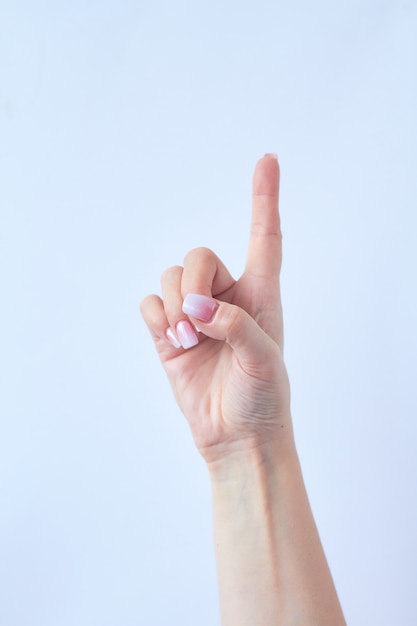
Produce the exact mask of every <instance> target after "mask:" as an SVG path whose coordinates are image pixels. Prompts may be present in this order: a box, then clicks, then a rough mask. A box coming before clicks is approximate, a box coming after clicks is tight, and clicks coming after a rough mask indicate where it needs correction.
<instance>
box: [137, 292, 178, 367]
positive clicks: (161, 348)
mask: <svg viewBox="0 0 417 626" xmlns="http://www.w3.org/2000/svg"><path fill="white" fill-rule="evenodd" d="M140 311H141V313H142V317H143V319H144V321H145V323H146V325H147V327H148V328H149V332H150V333H151V335H152V338H153V340H154V341H155V345H156V348H157V350H158V352H159V353H160V355H161V354H162V353H163V352H165V351H171V352H172V350H177V349H178V348H180V347H181V344H180V343H179V341H178V339H177V338H176V336H175V335H174V334H173V333H172V332H170V331H171V328H170V325H169V321H168V318H167V316H166V313H165V308H164V303H163V302H162V300H161V298H160V297H159V296H157V295H155V294H151V295H149V296H146V298H144V299H143V300H142V302H141V303H140Z"/></svg>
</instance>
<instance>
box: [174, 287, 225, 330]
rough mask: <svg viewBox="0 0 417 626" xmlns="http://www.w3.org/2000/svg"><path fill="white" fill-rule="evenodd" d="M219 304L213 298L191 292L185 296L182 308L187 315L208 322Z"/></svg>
mask: <svg viewBox="0 0 417 626" xmlns="http://www.w3.org/2000/svg"><path fill="white" fill-rule="evenodd" d="M218 306H219V305H218V303H217V302H216V300H214V299H213V298H208V297H207V296H200V295H198V294H196V293H189V294H187V295H186V296H185V298H184V302H183V304H182V310H183V311H184V313H185V314H186V315H190V316H191V317H195V318H196V319H198V320H201V321H202V322H206V323H207V322H209V321H210V320H211V319H212V318H213V315H214V313H215V311H216V309H217V307H218Z"/></svg>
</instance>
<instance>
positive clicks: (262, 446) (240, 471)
mask: <svg viewBox="0 0 417 626" xmlns="http://www.w3.org/2000/svg"><path fill="white" fill-rule="evenodd" d="M294 464H296V465H298V455H297V451H296V447H295V443H294V437H293V433H292V429H291V432H288V433H286V434H285V435H284V434H281V433H280V436H278V437H276V438H271V439H268V440H266V441H263V442H257V441H245V440H243V441H240V442H236V444H235V445H234V446H233V447H232V449H230V448H229V449H228V451H227V452H226V453H225V454H223V455H221V456H219V457H213V459H212V460H210V461H207V468H208V471H209V475H210V479H211V482H212V484H213V485H216V484H219V485H220V484H223V485H228V484H230V485H233V484H238V483H242V482H244V483H245V482H248V481H250V482H251V483H253V482H254V481H255V480H257V479H259V480H263V479H264V478H265V477H266V476H268V475H275V474H276V473H277V472H280V471H285V468H288V467H294Z"/></svg>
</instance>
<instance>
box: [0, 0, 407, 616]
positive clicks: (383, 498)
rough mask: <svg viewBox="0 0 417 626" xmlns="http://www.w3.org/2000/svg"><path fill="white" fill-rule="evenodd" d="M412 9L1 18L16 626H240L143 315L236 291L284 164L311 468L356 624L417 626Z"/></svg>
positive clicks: (2, 438) (5, 537)
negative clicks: (169, 301) (225, 271)
mask: <svg viewBox="0 0 417 626" xmlns="http://www.w3.org/2000/svg"><path fill="white" fill-rule="evenodd" d="M416 66H417V6H416V3H415V2H414V0H402V1H400V0H398V1H397V0H352V1H350V2H344V3H343V2H342V3H335V2H331V1H330V0H327V1H325V0H319V1H318V2H307V0H301V1H299V2H293V3H290V2H285V3H284V2H278V1H276V2H272V1H271V2H267V1H266V0H257V2H254V1H252V2H248V1H242V0H240V1H239V2H238V1H237V0H236V1H235V0H226V1H225V2H221V1H220V0H211V1H210V2H209V1H205V2H191V1H190V2H185V0H179V1H177V2H168V1H167V0H166V1H165V2H163V1H159V0H157V1H155V2H151V1H150V0H146V1H145V0H143V1H139V0H138V1H137V2H133V0H118V1H117V2H116V0H104V1H103V0H100V1H98V0H90V1H88V0H87V1H81V0H73V1H72V2H67V3H63V2H61V3H56V2H52V1H51V0H49V1H48V0H38V1H37V2H30V1H29V0H26V1H25V0H16V1H13V2H12V1H11V0H10V1H6V0H0V624H1V626H67V625H71V626H72V625H77V626H95V625H97V626H121V625H123V626H131V625H132V626H133V625H138V624H140V625H146V626H172V625H177V624H178V625H181V626H196V625H198V626H214V625H216V624H217V625H218V624H219V617H218V601H217V589H216V577H215V566H214V556H213V548H212V539H211V503H210V485H209V481H208V476H207V473H206V469H205V467H204V463H203V461H202V459H201V458H200V457H199V455H198V453H197V452H196V451H195V449H194V445H193V442H192V439H191V436H190V434H189V431H188V426H187V424H186V422H185V419H184V418H183V417H182V415H181V414H180V412H179V410H178V409H177V407H176V406H175V404H174V401H173V399H172V398H171V393H170V389H169V386H168V383H167V381H166V380H165V377H164V374H163V372H162V370H161V369H160V367H159V363H158V360H157V357H156V355H155V354H154V350H153V345H152V342H151V340H150V338H149V337H148V334H147V330H146V328H145V327H144V324H143V322H142V320H141V319H140V316H139V313H138V305H139V302H140V300H141V299H142V297H144V296H145V295H146V294H147V293H148V292H150V291H158V290H159V276H160V274H161V272H162V271H163V270H164V269H165V267H167V266H169V265H173V264H177V263H181V262H182V258H183V256H184V255H185V253H186V252H187V251H188V250H189V249H190V248H193V247H195V246H199V245H205V246H209V247H211V248H213V249H214V250H215V251H216V253H217V254H219V256H220V257H221V258H223V260H224V261H225V263H226V264H227V265H228V266H229V268H230V269H231V271H232V272H233V273H234V274H235V275H236V276H237V275H239V273H240V271H241V270H242V267H243V262H244V258H245V251H246V244H247V238H248V227H249V219H250V185H251V176H252V170H253V167H254V165H255V163H256V160H257V159H258V157H260V156H262V154H263V153H264V152H278V153H279V157H280V163H281V169H282V194H281V213H282V222H283V230H284V244H285V260H284V267H283V278H282V280H283V299H284V310H285V322H286V360H287V364H288V369H289V372H290V377H291V382H292V396H293V416H294V423H295V430H296V436H297V442H298V448H299V452H300V457H301V461H302V465H303V469H304V474H305V479H306V483H307V487H308V490H309V494H310V498H311V503H312V506H313V509H314V513H315V516H316V520H317V523H318V526H319V530H320V533H321V536H322V539H323V543H324V546H325V549H326V553H327V555H328V559H329V561H330V565H331V569H332V572H333V574H334V578H335V582H336V585H337V588H338V591H339V595H340V598H341V601H342V604H343V607H344V610H345V613H346V617H347V620H348V623H349V624H350V625H352V626H353V625H358V626H369V625H370V624H378V626H412V625H415V624H416V623H417V602H416V599H415V591H416V588H417V565H416V563H417V539H416V529H417V503H416V492H417V487H416V484H417V481H416V478H417V461H416V435H417V426H416V417H417V399H416V375H417V368H416V358H417V330H416V320H417V315H416V312H417V297H416V286H417V279H416V270H417V246H416V229H417V217H416V215H417V176H416V168H417V123H416V115H415V111H416V110H417V69H416Z"/></svg>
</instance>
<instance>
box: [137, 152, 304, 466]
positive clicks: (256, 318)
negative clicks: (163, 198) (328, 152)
mask: <svg viewBox="0 0 417 626" xmlns="http://www.w3.org/2000/svg"><path fill="white" fill-rule="evenodd" d="M278 192H279V166H278V161H277V159H276V157H275V156H274V155H265V156H264V157H263V158H262V159H260V160H259V161H258V163H257V165H256V168H255V173H254V176H253V209H252V226H251V235H250V241H249V250H248V255H247V263H246V268H245V271H244V273H243V275H242V276H241V278H239V280H237V281H235V280H234V279H233V278H232V276H231V275H230V274H229V272H228V270H227V269H226V267H225V266H224V265H223V263H222V262H221V261H220V259H218V258H217V256H216V255H215V254H214V253H213V252H212V251H211V250H208V249H207V248H197V249H195V250H192V251H191V252H190V253H188V255H187V256H186V258H185V260H184V267H171V268H170V269H168V270H166V271H165V272H164V274H163V276H162V295H163V298H162V299H161V298H160V297H158V296H156V295H150V296H148V297H147V298H145V299H144V300H143V302H142V304H141V311H142V315H143V317H144V319H145V321H146V323H147V325H148V327H149V329H150V331H151V334H152V336H153V338H154V340H155V345H156V349H157V351H158V354H159V357H160V359H161V362H162V365H163V366H164V368H165V370H166V372H167V374H168V377H169V380H170V382H171V385H172V388H173V391H174V394H175V397H176V399H177V402H178V404H179V406H180V408H181V409H182V411H183V413H184V414H185V416H186V418H187V420H188V422H189V424H190V427H191V430H192V434H193V437H194V441H195V443H196V445H197V447H198V449H199V451H200V453H201V454H202V456H203V457H204V458H205V459H206V461H207V462H209V463H211V462H213V461H217V460H221V459H223V458H225V457H227V456H228V455H229V454H230V453H233V452H235V451H240V450H245V449H248V448H249V449H250V448H253V447H256V446H260V445H263V444H264V443H266V442H270V441H271V440H275V441H277V442H278V443H279V444H282V446H287V445H288V444H290V445H291V444H292V443H293V438H292V427H291V418H290V390H289V382H288V376H287V372H286V369H285V366H284V362H283V356H282V350H283V323H282V308H281V297H280V287H279V273H280V269H281V259H282V246H281V240H282V237H281V229H280V219H279V213H278ZM196 328H198V329H199V330H198V331H197V330H196ZM167 331H168V332H167Z"/></svg>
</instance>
